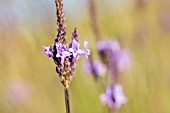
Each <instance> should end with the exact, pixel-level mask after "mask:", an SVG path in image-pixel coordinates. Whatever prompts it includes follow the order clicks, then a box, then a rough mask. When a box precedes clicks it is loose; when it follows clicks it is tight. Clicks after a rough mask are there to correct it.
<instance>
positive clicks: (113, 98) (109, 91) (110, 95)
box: [100, 84, 127, 109]
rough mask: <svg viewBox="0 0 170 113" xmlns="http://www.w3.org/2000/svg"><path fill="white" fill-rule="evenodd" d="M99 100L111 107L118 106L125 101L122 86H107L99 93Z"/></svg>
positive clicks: (115, 107)
mask: <svg viewBox="0 0 170 113" xmlns="http://www.w3.org/2000/svg"><path fill="white" fill-rule="evenodd" d="M100 100H101V102H102V103H103V104H107V105H108V107H109V108H111V109H117V108H120V107H121V106H122V105H123V104H126V103H127V98H126V97H125V95H124V91H123V87H122V86H121V85H120V84H115V85H114V86H108V87H107V88H106V92H105V93H104V94H101V95H100Z"/></svg>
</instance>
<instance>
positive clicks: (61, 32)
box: [43, 0, 90, 88]
mask: <svg viewBox="0 0 170 113" xmlns="http://www.w3.org/2000/svg"><path fill="white" fill-rule="evenodd" d="M55 3H56V8H57V12H56V15H57V27H58V34H57V37H56V39H55V40H54V44H53V45H52V46H48V47H45V46H43V48H44V49H45V50H44V52H43V53H44V54H45V55H47V56H48V57H51V58H52V59H53V60H54V62H55V64H56V72H57V73H58V74H59V77H60V78H61V82H62V84H63V85H64V87H66V88H68V87H69V86H70V83H71V80H72V78H73V76H74V74H75V67H76V64H75V63H76V61H77V60H78V59H79V58H80V57H81V56H82V55H86V57H88V55H89V54H90V50H89V49H88V48H87V47H88V42H87V41H85V42H84V49H83V50H81V49H80V48H79V47H80V44H79V43H78V32H77V30H76V29H74V32H73V33H72V42H71V43H70V44H69V46H67V45H66V41H67V37H66V25H65V18H64V11H63V2H62V0H55Z"/></svg>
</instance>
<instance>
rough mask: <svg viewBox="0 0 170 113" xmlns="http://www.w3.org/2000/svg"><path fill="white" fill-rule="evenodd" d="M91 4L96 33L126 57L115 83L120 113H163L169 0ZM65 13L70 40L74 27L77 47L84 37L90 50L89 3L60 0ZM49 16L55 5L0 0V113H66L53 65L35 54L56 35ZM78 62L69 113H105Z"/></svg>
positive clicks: (169, 57)
mask: <svg viewBox="0 0 170 113" xmlns="http://www.w3.org/2000/svg"><path fill="white" fill-rule="evenodd" d="M96 7H97V21H98V23H99V26H100V30H101V34H102V36H103V37H105V38H115V37H116V38H117V39H118V40H119V41H120V42H121V44H122V45H123V46H124V47H126V48H128V49H129V50H130V51H131V53H132V54H133V64H132V67H131V68H130V69H129V70H128V71H126V72H124V73H123V74H122V80H121V83H122V84H123V87H124V89H125V94H126V96H127V97H128V103H127V104H126V105H124V106H123V107H122V108H121V109H120V110H119V113H170V1H169V0H96ZM64 10H65V15H66V25H67V35H68V37H69V40H70V38H71V33H72V31H73V29H74V27H77V28H78V31H79V36H80V37H81V39H80V43H81V44H83V41H85V40H88V41H89V48H90V49H91V51H93V52H94V53H97V52H96V46H95V39H94V34H93V32H92V27H91V24H90V22H91V20H90V15H89V5H88V0H64ZM55 11H56V8H55V3H54V0H0V113H65V104H64V91H63V86H62V84H61V83H60V82H59V81H60V80H59V77H58V75H57V74H56V72H55V64H54V63H53V61H52V59H49V58H48V57H45V56H44V55H43V54H42V51H43V49H42V45H45V46H48V45H51V44H52V43H53V40H54V38H55V37H56V34H57V31H56V15H55ZM81 47H83V45H82V46H81ZM96 56H97V54H96ZM84 59H85V57H84V58H81V60H80V61H78V63H77V70H76V75H75V78H74V79H73V82H72V84H71V87H70V98H71V110H72V112H73V113H107V112H108V110H107V107H106V106H103V105H101V103H100V100H99V95H100V94H101V93H102V92H101V90H100V89H99V87H98V85H97V84H96V82H95V81H94V79H93V77H92V76H91V75H88V74H86V73H85V72H84V71H83V69H82V65H83V64H82V61H83V60H84Z"/></svg>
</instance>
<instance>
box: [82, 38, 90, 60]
mask: <svg viewBox="0 0 170 113" xmlns="http://www.w3.org/2000/svg"><path fill="white" fill-rule="evenodd" d="M83 54H85V55H86V58H88V55H90V50H89V49H88V42H87V41H85V42H84V49H83Z"/></svg>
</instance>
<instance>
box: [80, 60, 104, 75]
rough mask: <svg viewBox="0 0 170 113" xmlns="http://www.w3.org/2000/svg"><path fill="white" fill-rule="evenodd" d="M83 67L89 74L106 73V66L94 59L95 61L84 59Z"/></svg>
mask: <svg viewBox="0 0 170 113" xmlns="http://www.w3.org/2000/svg"><path fill="white" fill-rule="evenodd" d="M83 69H84V70H85V71H86V72H87V73H90V74H93V75H94V76H97V77H98V76H103V75H104V74H105V73H106V67H105V65H104V64H103V63H102V62H100V61H98V60H96V61H90V59H88V60H86V61H84V63H83Z"/></svg>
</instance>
